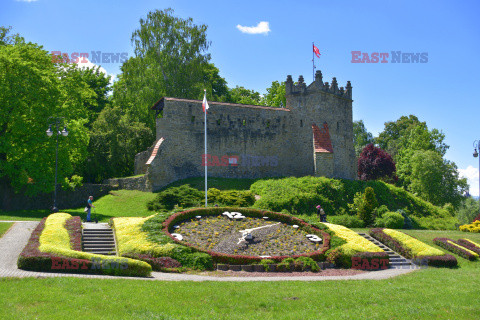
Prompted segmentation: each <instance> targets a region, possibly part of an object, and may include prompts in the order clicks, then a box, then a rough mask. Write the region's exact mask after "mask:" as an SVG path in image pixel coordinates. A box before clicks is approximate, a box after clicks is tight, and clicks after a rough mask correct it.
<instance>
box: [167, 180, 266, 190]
mask: <svg viewBox="0 0 480 320" xmlns="http://www.w3.org/2000/svg"><path fill="white" fill-rule="evenodd" d="M257 180H258V179H228V178H213V177H212V178H208V188H209V189H210V188H216V189H219V190H250V186H251V185H252V184H253V183H254V182H255V181H257ZM184 184H189V185H190V186H191V187H192V188H195V189H198V190H202V191H205V179H204V178H201V177H200V178H188V179H184V180H179V181H175V182H173V183H171V184H169V185H168V186H166V187H165V188H164V189H166V188H170V187H179V186H181V185H184Z"/></svg>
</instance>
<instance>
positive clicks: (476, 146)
mask: <svg viewBox="0 0 480 320" xmlns="http://www.w3.org/2000/svg"><path fill="white" fill-rule="evenodd" d="M473 148H474V151H473V157H474V158H478V151H480V141H479V140H475V141H473ZM477 150H478V151H477ZM478 192H480V158H478ZM478 196H479V197H478V201H479V202H480V193H479V194H478ZM479 211H480V208H479Z"/></svg>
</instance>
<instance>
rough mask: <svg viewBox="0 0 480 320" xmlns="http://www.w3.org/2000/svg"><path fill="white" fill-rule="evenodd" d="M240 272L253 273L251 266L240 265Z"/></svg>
mask: <svg viewBox="0 0 480 320" xmlns="http://www.w3.org/2000/svg"><path fill="white" fill-rule="evenodd" d="M242 271H247V272H253V265H251V264H244V265H242Z"/></svg>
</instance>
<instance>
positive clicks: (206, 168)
mask: <svg viewBox="0 0 480 320" xmlns="http://www.w3.org/2000/svg"><path fill="white" fill-rule="evenodd" d="M204 91H205V100H206V99H207V90H204ZM207 164H208V163H207V108H205V208H206V207H207V190H208V189H207V170H208V166H207Z"/></svg>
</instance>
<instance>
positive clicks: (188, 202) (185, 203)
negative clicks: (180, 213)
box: [147, 184, 205, 210]
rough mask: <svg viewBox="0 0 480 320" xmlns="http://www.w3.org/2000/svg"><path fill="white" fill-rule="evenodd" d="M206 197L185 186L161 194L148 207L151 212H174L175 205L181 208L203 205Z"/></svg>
mask: <svg viewBox="0 0 480 320" xmlns="http://www.w3.org/2000/svg"><path fill="white" fill-rule="evenodd" d="M204 196H205V195H204V193H203V192H202V191H199V190H197V189H195V188H192V187H190V185H188V184H185V185H182V186H180V187H172V188H168V189H165V190H163V191H161V192H159V193H158V195H157V199H155V200H153V201H150V202H149V203H148V205H147V207H148V209H149V210H159V209H166V210H172V209H173V207H174V206H175V205H179V206H180V207H194V206H199V205H200V204H201V203H202V200H203V199H204Z"/></svg>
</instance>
